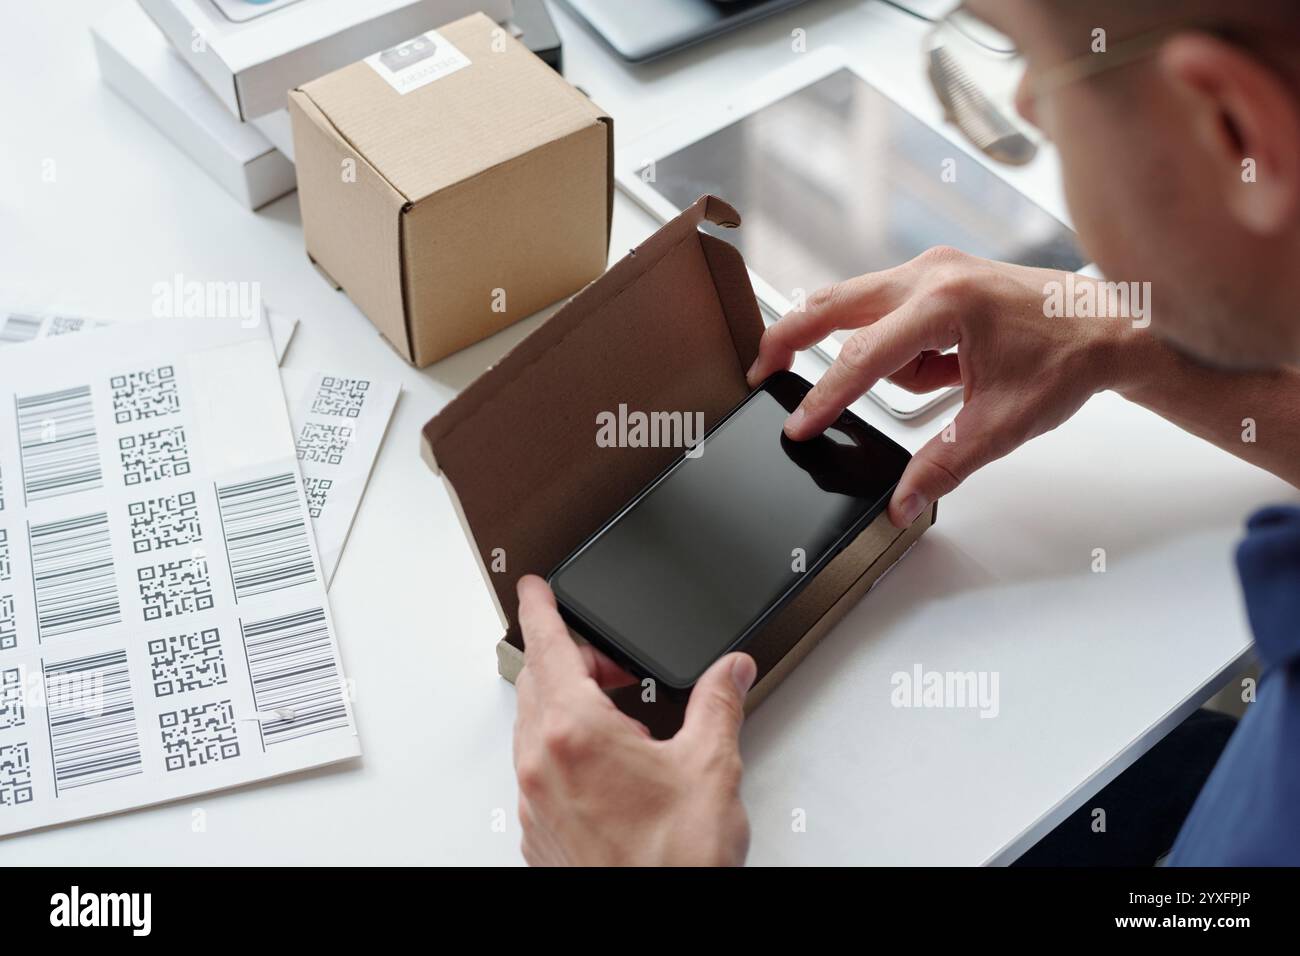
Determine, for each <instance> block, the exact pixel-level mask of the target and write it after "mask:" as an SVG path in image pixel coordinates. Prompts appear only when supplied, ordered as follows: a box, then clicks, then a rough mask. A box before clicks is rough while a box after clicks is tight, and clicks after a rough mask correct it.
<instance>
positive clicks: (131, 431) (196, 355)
mask: <svg viewBox="0 0 1300 956" xmlns="http://www.w3.org/2000/svg"><path fill="white" fill-rule="evenodd" d="M29 325H30V323H28V324H27V325H24V323H23V322H22V321H19V322H18V323H16V324H14V327H13V328H10V329H9V333H10V334H11V335H12V336H14V337H18V336H19V335H26V334H27V333H28V332H30V331H31V328H29ZM33 337H36V338H38V339H42V340H41V341H36V342H33V343H32V344H30V345H28V346H26V347H24V348H19V349H0V834H6V833H13V832H17V831H21V830H26V829H31V828H34V827H41V826H48V825H50V824H55V823H62V822H66V821H70V820H76V819H80V818H83V817H90V816H99V815H102V814H106V813H113V812H116V811H119V810H126V809H131V808H133V807H139V806H145V805H148V804H153V803H160V802H163V801H168V800H174V799H177V798H181V797H186V796H190V795H194V794H199V793H205V792H208V791H211V790H216V789H220V788H224V787H230V786H236V785H239V784H244V783H248V782H251V781H255V780H261V779H265V778H267V777H272V776H277V775H280V774H284V773H289V772H292V771H295V770H302V769H305V768H308V767H315V766H320V765H322V764H327V763H333V762H336V761H339V760H345V759H348V758H350V757H355V756H357V755H358V754H359V753H360V746H359V743H358V740H357V735H356V728H355V723H354V720H353V715H352V705H351V694H350V693H349V685H348V683H347V681H346V679H345V677H344V673H343V669H342V663H341V658H340V654H339V646H338V641H337V638H336V635H335V632H334V628H333V623H332V620H331V617H330V612H329V604H328V601H327V599H326V584H327V580H328V578H327V576H326V575H325V574H324V573H322V565H321V559H320V554H319V552H318V550H317V546H316V536H315V534H314V533H313V525H312V510H313V504H312V502H313V501H316V502H317V510H319V489H318V488H317V489H311V490H309V489H308V487H307V486H305V485H304V482H303V479H302V477H301V471H300V468H301V465H300V459H301V458H302V457H303V452H302V449H303V447H305V446H304V445H303V440H302V437H301V435H300V434H298V432H300V431H301V429H295V428H293V427H292V426H291V425H290V418H289V415H288V411H287V408H286V405H285V398H284V393H283V391H282V389H281V383H280V379H279V372H278V370H277V360H276V352H275V349H274V348H273V344H272V337H271V335H270V333H269V331H268V327H267V323H261V324H260V325H259V326H257V327H254V328H245V327H242V326H241V325H240V323H238V322H236V321H230V322H227V321H213V320H203V319H193V320H191V319H163V320H151V321H148V322H140V323H115V324H113V325H112V326H110V327H107V328H100V329H97V330H96V332H95V334H94V335H58V336H53V335H40V336H33ZM370 387H371V386H370V385H369V384H368V383H364V381H363V380H355V379H345V378H329V379H328V380H327V381H324V380H317V381H313V383H312V400H313V401H317V402H319V405H318V411H317V414H316V418H317V419H318V421H320V422H322V423H324V424H336V425H347V426H350V427H351V428H352V429H353V430H355V429H356V427H357V424H358V421H361V422H364V421H365V420H366V419H365V416H366V415H367V412H368V406H367V404H366V403H367V402H368V401H370V402H371V404H372V405H373V406H374V407H375V408H376V412H375V414H376V416H378V415H380V414H382V421H383V423H385V424H386V422H387V417H388V413H389V412H391V404H392V403H391V401H389V400H388V397H387V395H385V396H384V400H383V401H372V393H371V392H370ZM393 400H395V394H394V395H393ZM383 405H387V407H386V408H383V409H382V413H381V411H380V407H381V406H383ZM380 434H381V435H382V428H380ZM321 441H322V442H323V444H313V445H311V446H310V447H311V448H318V449H321V451H320V452H319V454H322V455H325V456H326V457H328V456H329V455H330V454H338V455H346V454H347V453H348V452H349V450H352V449H353V448H354V445H355V438H352V439H350V440H349V441H345V442H342V443H341V447H342V450H341V451H338V450H331V449H334V444H331V442H332V441H333V440H332V439H328V438H322V439H321ZM335 444H338V443H335ZM376 447H377V440H376ZM367 451H369V449H367ZM313 453H316V452H313ZM371 455H373V452H372V453H371ZM359 457H364V456H359ZM338 464H340V461H336V462H334V465H335V466H337V465H338ZM366 470H367V471H368V463H367V468H366ZM313 495H314V496H315V497H313Z"/></svg>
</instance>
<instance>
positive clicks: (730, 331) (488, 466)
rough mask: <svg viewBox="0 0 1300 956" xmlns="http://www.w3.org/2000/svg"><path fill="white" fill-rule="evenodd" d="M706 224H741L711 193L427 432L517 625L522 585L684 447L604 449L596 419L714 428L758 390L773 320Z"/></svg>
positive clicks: (430, 450) (733, 255)
mask: <svg viewBox="0 0 1300 956" xmlns="http://www.w3.org/2000/svg"><path fill="white" fill-rule="evenodd" d="M704 220H708V221H710V222H713V223H716V224H718V225H721V226H728V227H734V226H736V225H738V224H739V222H740V217H739V215H738V214H737V213H736V211H735V210H734V209H732V208H731V207H730V206H729V205H727V204H726V203H725V202H722V201H721V200H719V199H717V198H715V197H712V196H704V197H701V198H700V199H699V200H698V201H696V203H695V204H694V205H692V206H691V207H690V208H689V209H687V210H686V211H685V212H684V213H683V214H682V215H681V216H679V217H677V219H675V220H673V221H672V222H670V223H669V224H668V225H666V226H665V227H664V228H663V229H661V230H660V231H659V232H658V233H656V234H655V235H654V236H652V237H651V238H650V239H648V240H646V242H644V243H643V244H642V245H640V246H638V247H637V248H636V249H635V250H633V251H632V252H631V253H630V254H629V255H628V256H626V257H624V258H623V259H622V260H621V261H620V262H618V263H617V264H616V265H614V266H613V267H612V268H611V269H610V270H609V271H608V272H606V273H605V275H604V276H602V277H601V278H599V279H597V280H596V281H595V282H593V283H592V284H591V285H589V286H588V287H587V288H586V289H584V290H583V291H582V292H581V293H579V295H578V296H577V297H576V298H575V299H574V300H573V301H572V302H570V303H569V304H568V305H567V306H565V307H564V308H563V309H561V310H560V311H559V312H557V313H556V314H555V315H554V316H552V317H551V319H550V320H548V321H547V322H545V323H544V324H543V325H541V326H540V327H539V328H538V329H537V330H536V331H535V332H533V333H532V334H531V335H529V336H528V337H527V338H526V339H524V340H523V341H522V342H521V343H519V345H518V346H516V347H515V348H514V349H513V350H512V351H511V352H510V353H508V354H507V355H506V356H505V357H504V358H503V359H502V360H501V361H500V362H499V363H498V364H496V365H495V366H493V367H492V368H490V369H488V371H487V372H485V373H484V374H483V375H482V376H480V377H479V378H478V379H477V380H476V381H475V382H473V383H472V384H471V385H470V386H469V387H468V388H466V389H465V390H464V391H463V392H462V393H461V394H460V395H459V396H458V397H457V398H455V399H454V400H453V401H452V402H451V403H450V404H448V405H447V407H446V408H444V409H443V411H442V412H441V413H439V414H438V415H437V416H436V417H435V418H433V419H432V420H431V421H430V422H428V423H427V424H426V425H425V427H424V430H423V445H424V452H425V454H426V457H427V459H428V461H429V463H430V465H431V466H432V467H434V468H435V469H439V470H441V471H442V473H443V475H444V477H445V478H446V480H447V482H448V484H449V485H450V487H451V492H452V494H453V496H454V497H455V499H456V501H457V505H458V507H459V509H460V514H461V518H462V521H463V522H464V524H465V528H466V533H467V534H468V536H469V538H470V540H471V542H472V544H473V547H474V550H475V551H476V553H477V554H478V557H479V560H480V563H481V566H482V567H483V569H484V573H485V576H486V577H487V580H488V583H489V585H490V586H491V587H492V590H493V592H494V594H495V596H496V599H497V606H498V609H499V611H500V612H501V614H502V619H503V622H504V623H505V624H506V626H507V629H508V631H509V630H513V627H514V622H515V610H516V601H515V593H514V586H515V581H516V580H517V579H518V578H519V577H520V576H521V575H523V574H528V573H535V574H546V573H548V572H550V571H551V570H552V569H553V568H554V567H555V565H556V564H558V563H559V562H560V561H561V560H562V559H563V558H564V557H565V556H566V555H567V554H568V553H569V552H570V551H572V550H573V549H574V548H575V547H577V545H578V544H580V543H581V542H582V541H583V540H584V539H585V538H586V537H587V536H588V535H590V534H591V533H592V532H593V531H595V530H596V529H597V528H598V527H599V526H600V525H601V524H602V523H603V522H604V521H605V520H606V519H607V518H608V517H609V516H610V515H611V514H613V513H615V511H616V510H617V509H618V508H619V507H620V506H621V505H623V504H625V503H626V502H627V500H628V499H629V498H631V497H632V495H633V494H635V493H636V491H638V490H639V489H640V488H641V487H642V486H643V485H645V484H646V482H648V481H649V480H651V479H652V478H653V477H654V476H655V475H656V474H658V473H659V472H660V471H661V470H662V469H663V468H665V467H667V465H668V464H669V463H671V462H672V461H673V460H674V459H675V458H676V457H678V456H679V455H680V454H681V449H680V448H679V447H658V448H655V447H602V444H600V443H598V441H597V437H598V433H599V431H600V429H599V425H600V421H601V417H603V416H606V415H612V416H615V417H617V416H619V415H620V413H621V412H631V411H640V412H644V413H652V412H663V413H668V414H669V415H672V414H674V413H677V414H680V415H682V416H685V415H688V414H689V415H693V414H695V413H699V414H700V415H702V417H703V421H704V426H705V428H710V427H712V426H713V425H714V424H715V423H716V422H717V421H718V420H719V419H720V418H721V417H722V416H723V415H724V414H726V413H727V412H728V411H730V410H731V409H732V408H733V407H734V406H735V405H736V404H738V403H739V402H740V401H741V400H742V399H744V397H745V396H746V395H747V394H748V393H749V387H748V385H747V383H746V381H745V371H746V370H747V369H748V368H749V365H750V364H751V363H752V362H753V360H754V358H755V357H756V356H757V354H758V352H757V350H758V340H759V338H760V336H761V335H762V331H763V321H762V318H761V316H760V314H759V311H758V305H757V302H756V301H755V299H754V293H753V290H752V288H751V286H750V283H749V276H748V273H747V272H746V270H745V265H744V262H743V260H742V259H741V257H740V254H739V252H737V251H736V250H735V249H734V248H733V247H732V246H730V245H729V244H728V243H726V242H724V241H722V240H721V239H718V238H716V237H713V236H709V235H707V234H705V233H703V232H701V231H700V230H699V229H698V228H697V227H698V226H699V224H700V223H701V222H702V221H704Z"/></svg>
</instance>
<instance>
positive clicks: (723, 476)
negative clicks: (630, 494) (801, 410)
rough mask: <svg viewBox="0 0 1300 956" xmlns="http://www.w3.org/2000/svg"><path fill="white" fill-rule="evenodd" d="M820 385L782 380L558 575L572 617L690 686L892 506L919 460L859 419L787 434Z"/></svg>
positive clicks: (630, 664)
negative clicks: (798, 435)
mask: <svg viewBox="0 0 1300 956" xmlns="http://www.w3.org/2000/svg"><path fill="white" fill-rule="evenodd" d="M811 388H812V385H811V384H809V383H808V382H807V381H806V380H805V379H803V378H801V377H800V376H798V375H796V374H795V373H793V372H778V373H776V374H775V375H773V376H772V377H771V378H769V379H768V380H767V381H765V382H764V383H763V384H762V385H760V386H759V387H758V388H757V389H755V390H754V391H753V392H752V393H751V394H750V395H749V397H748V398H746V399H745V401H743V402H742V403H741V404H740V405H738V406H737V407H736V408H735V409H733V410H732V411H731V412H730V413H729V414H728V415H727V416H726V417H725V418H723V419H722V420H721V421H720V422H718V423H717V424H716V425H715V426H714V427H713V428H712V429H711V430H710V431H709V432H708V433H707V434H706V435H705V436H704V439H703V442H702V447H700V446H697V447H695V448H692V449H690V450H684V451H683V455H682V456H681V457H680V458H679V459H677V460H676V461H675V462H674V463H673V464H672V465H670V466H669V467H668V468H667V469H665V470H664V471H663V472H662V473H661V474H660V475H659V476H658V477H657V478H655V479H654V480H653V481H652V482H650V484H648V485H646V487H645V488H643V489H642V490H641V491H640V492H638V493H637V495H636V496H635V497H634V498H633V499H632V500H631V501H629V502H628V503H627V505H625V506H624V507H623V508H622V510H620V511H619V512H618V513H617V514H616V515H615V516H614V517H613V518H611V519H610V520H609V521H608V522H607V523H606V524H605V525H604V526H603V527H601V528H600V529H599V530H598V531H597V532H596V533H595V534H593V535H592V536H591V537H590V538H588V539H587V540H586V541H585V542H583V544H581V545H580V546H579V547H578V548H577V550H575V551H574V552H573V553H572V554H570V555H569V556H568V557H567V558H565V559H564V561H562V562H561V563H560V565H559V566H558V567H557V568H556V569H555V570H554V571H553V572H552V573H551V575H550V578H549V580H550V584H551V588H552V589H553V590H554V592H555V597H556V602H557V604H558V605H559V608H560V614H561V615H562V616H563V618H564V620H565V622H566V623H567V624H568V625H569V627H570V628H571V629H572V630H573V631H574V632H575V633H576V634H578V635H580V636H581V637H583V638H585V639H586V640H588V641H590V642H591V643H592V644H594V645H595V646H597V647H599V648H600V649H601V650H603V651H605V652H606V653H607V654H609V655H610V656H611V657H612V658H613V659H614V660H615V661H617V662H618V663H619V664H621V665H623V666H624V667H625V668H627V669H628V670H629V671H631V672H632V673H634V674H636V675H638V676H643V677H644V676H648V677H652V678H654V679H655V680H656V681H658V682H661V683H663V684H665V685H667V686H669V687H673V688H678V689H685V688H688V687H691V686H692V685H694V683H695V682H696V680H698V679H699V677H700V676H701V675H702V674H703V673H704V672H705V671H706V670H707V669H708V668H709V666H710V665H711V664H712V663H713V662H714V661H716V660H717V659H718V658H719V657H721V656H722V655H724V654H726V653H728V652H729V651H733V650H737V649H743V647H744V645H745V642H746V641H747V640H748V639H749V638H750V637H751V636H752V635H754V634H756V633H757V632H758V630H759V629H760V628H761V627H762V626H763V624H764V622H766V621H767V620H768V619H769V618H770V617H771V616H772V615H773V614H775V613H776V612H777V611H779V610H780V609H781V608H782V607H783V606H784V605H785V604H786V603H788V602H789V601H790V600H791V599H793V598H794V596H795V595H797V594H798V593H799V591H800V590H801V589H802V588H803V587H804V586H805V585H806V584H807V582H809V581H811V580H812V578H813V576H814V575H816V574H817V572H818V571H820V570H821V569H822V567H824V566H825V565H826V563H827V562H829V561H830V560H831V559H832V558H833V557H835V555H836V554H838V553H839V551H841V550H842V549H843V548H844V547H845V546H846V545H848V544H849V543H850V542H851V541H852V540H853V539H854V537H856V536H857V534H858V532H859V531H861V530H862V529H863V528H865V527H866V526H867V525H868V524H870V523H871V522H872V521H873V520H874V519H875V518H876V517H877V516H878V515H879V514H880V512H881V511H883V510H884V509H885V508H886V507H887V506H888V504H889V498H890V496H891V495H892V493H893V490H894V487H895V486H896V485H897V484H898V480H899V478H900V477H901V476H902V474H903V469H904V468H905V467H906V466H907V462H908V460H909V458H910V457H911V456H910V455H909V454H908V452H907V451H906V449H904V448H903V447H902V446H901V445H898V444H896V443H895V442H893V441H891V440H890V439H889V438H887V437H886V436H885V435H883V434H881V433H880V432H878V431H877V430H876V429H874V428H872V427H871V426H870V425H868V424H867V423H866V422H864V421H863V420H862V419H861V418H859V417H858V416H857V415H854V414H853V413H852V412H845V413H844V414H842V415H841V416H840V417H839V418H838V419H837V420H836V421H835V423H834V424H832V425H831V427H830V428H828V429H827V430H826V432H825V433H823V434H822V435H820V436H818V437H816V438H813V439H810V440H808V441H803V442H796V441H791V440H790V439H789V438H787V437H786V436H785V435H784V433H783V432H782V425H783V424H784V423H785V420H786V418H787V416H789V414H790V413H791V412H792V411H794V409H795V408H796V407H798V405H799V403H800V401H802V400H803V397H804V395H806V394H807V393H808V391H809V389H811Z"/></svg>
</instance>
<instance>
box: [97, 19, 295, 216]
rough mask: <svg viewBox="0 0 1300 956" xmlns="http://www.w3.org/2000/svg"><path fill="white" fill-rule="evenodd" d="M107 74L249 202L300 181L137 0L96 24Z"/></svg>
mask: <svg viewBox="0 0 1300 956" xmlns="http://www.w3.org/2000/svg"><path fill="white" fill-rule="evenodd" d="M91 35H92V36H93V37H94V41H95V53H96V56H97V57H98V58H99V71H100V74H101V75H102V76H103V78H104V82H105V83H106V84H108V86H110V87H112V89H114V90H115V91H117V93H118V94H119V95H120V96H122V98H123V99H125V100H126V101H127V102H128V103H130V104H131V105H132V106H134V107H135V108H136V109H137V110H138V111H139V112H140V113H141V114H143V115H144V116H145V117H146V118H148V119H149V120H150V121H151V122H153V124H154V125H155V126H157V127H158V129H160V130H161V131H162V132H163V133H164V134H165V135H166V136H167V138H168V139H170V140H171V141H172V142H173V143H175V144H176V145H177V146H179V147H180V148H181V149H182V150H184V151H185V153H186V154H187V155H188V156H189V157H190V159H192V160H194V162H195V163H197V164H198V165H199V166H200V167H202V168H203V170H204V171H206V172H207V174H208V175H209V176H211V177H212V178H213V179H215V180H216V181H217V182H218V183H220V184H221V186H222V187H223V188H224V189H225V190H226V192H228V193H230V195H232V196H234V197H235V199H237V200H238V201H239V202H240V203H242V204H243V205H245V206H247V207H248V208H249V209H257V208H258V207H259V206H263V205H265V204H266V203H268V202H270V201H271V200H273V199H278V198H279V197H280V196H283V195H284V194H285V193H288V192H292V191H293V189H294V188H295V187H296V185H297V181H296V179H295V177H294V169H293V164H292V163H291V162H289V160H288V159H287V158H285V157H284V156H283V155H281V154H280V153H279V152H278V151H277V150H276V149H275V147H274V146H272V145H271V143H270V141H269V140H267V138H266V137H265V136H263V135H262V134H261V133H260V132H258V131H257V130H256V129H254V128H253V127H252V126H250V125H248V124H247V123H241V122H239V120H237V119H235V118H234V117H233V116H231V115H230V113H229V112H228V111H227V110H226V108H225V107H224V106H222V105H221V103H220V102H219V101H218V100H217V98H216V96H214V95H213V93H212V91H211V90H209V89H208V87H207V86H206V85H205V84H204V83H203V82H202V81H201V80H200V79H199V78H198V77H197V76H196V75H195V74H194V71H193V70H191V69H190V68H189V67H188V66H186V65H185V61H184V60H182V59H181V58H180V57H179V56H178V55H177V54H176V53H175V52H174V51H173V50H172V48H171V46H170V45H169V44H168V43H167V38H166V37H164V36H163V35H162V34H161V33H160V32H158V29H157V28H156V27H155V26H154V25H153V24H152V23H151V22H150V21H149V18H148V17H147V16H146V15H145V13H144V11H142V10H141V9H140V8H139V7H137V6H136V5H135V4H134V3H122V4H119V5H118V6H117V7H116V8H114V9H113V10H112V11H111V12H110V13H109V14H108V15H107V16H105V17H103V18H101V19H100V20H99V22H97V23H96V24H95V25H94V26H93V27H92V28H91Z"/></svg>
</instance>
